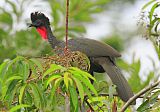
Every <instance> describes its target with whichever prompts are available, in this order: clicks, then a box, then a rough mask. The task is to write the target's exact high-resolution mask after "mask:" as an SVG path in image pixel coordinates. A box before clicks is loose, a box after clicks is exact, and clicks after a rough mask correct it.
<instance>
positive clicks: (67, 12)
mask: <svg viewBox="0 0 160 112" xmlns="http://www.w3.org/2000/svg"><path fill="white" fill-rule="evenodd" d="M68 16H69V0H67V3H66V46H65V49H67V48H68Z"/></svg>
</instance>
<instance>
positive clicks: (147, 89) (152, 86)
mask: <svg viewBox="0 0 160 112" xmlns="http://www.w3.org/2000/svg"><path fill="white" fill-rule="evenodd" d="M159 84H160V81H157V82H155V83H153V84H151V85H149V86H148V87H146V88H144V89H142V90H141V91H139V92H138V93H137V94H135V95H134V96H133V97H131V98H130V99H129V100H128V101H127V102H126V103H125V105H124V106H123V107H122V109H121V112H124V111H125V110H126V109H127V108H128V106H129V105H130V104H131V103H132V102H133V101H135V100H136V99H137V98H139V96H141V95H143V94H145V93H146V92H147V91H149V90H150V89H152V88H154V87H156V86H158V85H159Z"/></svg>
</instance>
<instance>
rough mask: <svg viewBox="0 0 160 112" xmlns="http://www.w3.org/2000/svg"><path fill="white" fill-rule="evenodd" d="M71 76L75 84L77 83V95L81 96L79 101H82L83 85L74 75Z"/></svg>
mask: <svg viewBox="0 0 160 112" xmlns="http://www.w3.org/2000/svg"><path fill="white" fill-rule="evenodd" d="M72 78H73V79H74V81H75V83H76V85H77V88H78V91H79V96H80V98H81V103H83V100H84V89H83V85H82V83H81V82H80V81H79V79H77V78H75V77H74V76H72Z"/></svg>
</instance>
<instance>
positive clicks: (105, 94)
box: [79, 93, 158, 100]
mask: <svg viewBox="0 0 160 112" xmlns="http://www.w3.org/2000/svg"><path fill="white" fill-rule="evenodd" d="M92 96H95V94H92ZM98 96H109V94H108V93H100V94H98ZM113 96H116V97H118V94H113ZM84 97H85V98H87V97H88V96H87V95H85V96H84ZM138 98H144V96H142V95H141V96H138ZM79 99H80V97H79ZM146 99H150V97H146ZM157 100H158V99H157Z"/></svg>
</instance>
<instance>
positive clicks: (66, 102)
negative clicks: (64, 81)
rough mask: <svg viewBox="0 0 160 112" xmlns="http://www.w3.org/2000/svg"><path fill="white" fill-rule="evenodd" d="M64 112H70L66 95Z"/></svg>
mask: <svg viewBox="0 0 160 112" xmlns="http://www.w3.org/2000/svg"><path fill="white" fill-rule="evenodd" d="M65 112H70V101H69V97H68V95H67V94H65Z"/></svg>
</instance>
